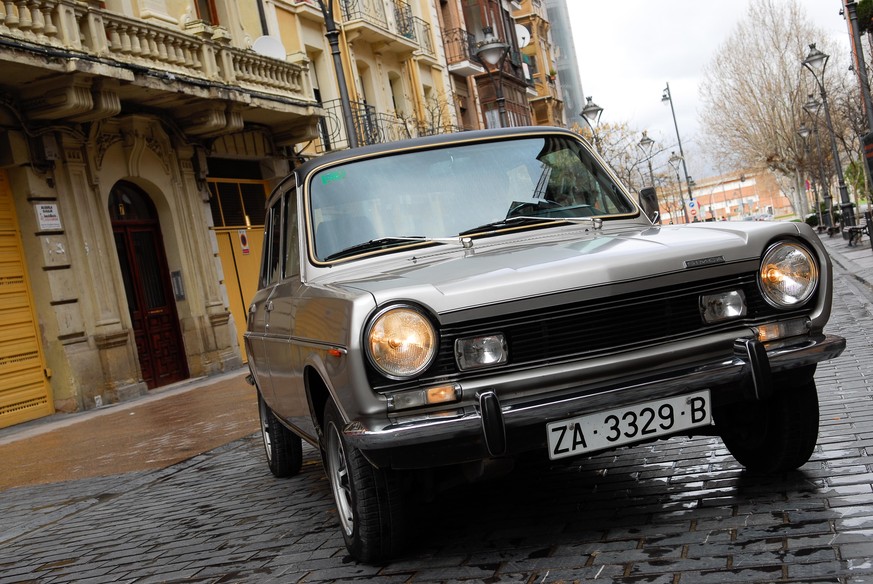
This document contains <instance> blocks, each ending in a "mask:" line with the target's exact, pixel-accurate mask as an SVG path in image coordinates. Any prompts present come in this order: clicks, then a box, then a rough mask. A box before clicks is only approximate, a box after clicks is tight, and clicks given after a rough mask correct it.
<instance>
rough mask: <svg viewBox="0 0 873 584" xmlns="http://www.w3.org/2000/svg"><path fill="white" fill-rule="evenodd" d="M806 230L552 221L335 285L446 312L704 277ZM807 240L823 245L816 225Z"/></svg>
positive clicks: (410, 258) (359, 273) (343, 273)
mask: <svg viewBox="0 0 873 584" xmlns="http://www.w3.org/2000/svg"><path fill="white" fill-rule="evenodd" d="M800 230H801V227H800V224H796V223H747V224H743V225H741V226H725V225H723V224H714V225H713V224H701V225H700V226H696V225H688V226H684V225H683V226H665V227H650V228H646V229H640V228H634V229H615V228H613V229H612V230H602V231H592V230H590V229H582V228H580V227H575V228H564V229H556V228H552V229H547V230H539V231H529V232H526V233H524V234H516V235H514V236H509V237H506V236H497V237H490V238H482V239H477V240H475V241H474V242H473V245H472V247H469V248H463V247H462V246H461V245H460V243H458V244H453V243H452V244H447V245H445V246H441V247H439V248H426V249H423V250H418V253H417V254H414V255H413V254H411V253H398V254H388V255H383V256H379V257H377V258H372V259H370V260H363V261H359V262H355V263H354V264H355V265H354V266H348V267H347V268H345V269H343V270H337V271H335V272H333V273H332V274H331V276H330V279H331V280H333V282H332V285H334V286H340V287H343V288H356V289H359V290H363V291H366V292H368V293H370V294H372V295H373V297H374V300H375V301H376V304H377V305H380V304H383V303H385V302H388V301H392V300H412V301H416V302H419V303H422V304H426V305H428V306H430V307H431V309H433V310H435V311H436V312H439V313H442V312H447V311H452V310H458V309H463V308H469V307H473V306H483V305H490V304H494V303H503V302H511V301H513V300H521V299H525V298H533V297H542V296H544V295H554V294H556V293H560V292H562V291H569V290H579V289H582V288H596V287H601V286H603V285H606V284H616V283H622V282H631V281H639V280H642V279H651V278H652V277H653V276H658V275H664V274H681V276H680V278H682V279H685V274H688V276H687V277H688V278H691V277H695V278H700V277H705V276H703V275H702V274H700V268H703V267H706V266H708V265H724V264H729V263H732V262H740V261H744V260H745V261H747V260H755V261H756V260H757V259H758V258H759V257H760V256H761V253H762V252H763V250H764V248H765V247H766V246H767V245H768V244H769V243H770V242H771V241H773V239H775V238H778V237H779V236H780V235H784V236H793V237H797V236H798V233H799V231H800ZM810 233H811V232H810ZM810 241H811V242H812V244H813V245H814V246H816V247H817V248H818V247H820V243H819V242H818V241H817V239H815V236H814V234H813V235H812V237H811V238H810ZM819 255H820V261H821V262H822V263H824V262H826V261H827V260H826V255H825V256H824V257H821V254H819ZM745 269H748V268H745ZM692 271H695V272H696V275H695V276H691V275H690V274H691V272H692ZM325 283H326V282H325Z"/></svg>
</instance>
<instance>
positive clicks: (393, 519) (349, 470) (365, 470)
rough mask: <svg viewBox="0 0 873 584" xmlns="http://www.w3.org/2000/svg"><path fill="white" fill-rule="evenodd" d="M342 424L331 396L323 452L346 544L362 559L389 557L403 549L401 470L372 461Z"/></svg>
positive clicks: (362, 560) (352, 553)
mask: <svg viewBox="0 0 873 584" xmlns="http://www.w3.org/2000/svg"><path fill="white" fill-rule="evenodd" d="M342 426H343V423H342V418H341V416H340V414H339V412H338V410H337V408H336V406H335V405H334V404H333V402H331V401H330V400H328V402H327V405H326V406H325V409H324V448H323V453H322V454H323V456H324V467H325V472H326V473H327V478H328V481H329V482H330V486H331V490H332V491H333V496H334V501H335V502H336V508H337V515H338V517H339V521H340V528H341V530H342V534H343V539H344V540H345V544H346V548H347V549H348V551H349V554H350V555H351V556H352V557H353V558H355V559H356V560H358V561H360V562H365V563H376V562H381V561H384V560H388V559H390V558H391V557H393V556H395V555H397V553H398V552H399V551H400V550H401V549H402V546H403V536H404V531H405V526H404V512H403V495H402V492H401V488H400V481H399V475H398V473H397V472H396V471H391V470H384V469H377V468H375V467H373V466H372V465H371V464H370V463H369V462H368V461H367V459H366V458H364V456H363V454H361V452H360V451H359V450H357V449H356V448H354V447H353V446H351V445H350V444H348V442H346V440H345V438H344V437H343V434H342V430H341V428H342Z"/></svg>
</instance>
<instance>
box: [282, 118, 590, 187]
mask: <svg viewBox="0 0 873 584" xmlns="http://www.w3.org/2000/svg"><path fill="white" fill-rule="evenodd" d="M555 133H561V134H565V135H568V136H571V137H573V138H576V139H580V140H581V139H582V137H581V136H580V135H579V134H577V133H575V132H572V131H570V130H567V129H566V128H558V127H551V126H520V127H514V128H496V129H491V130H470V131H464V132H452V133H449V134H437V135H434V136H426V137H422V138H411V139H407V140H398V141H395V142H388V143H385V144H374V145H371V146H361V147H359V148H349V149H346V150H340V151H337V152H331V153H329V154H323V155H321V156H317V157H315V158H311V159H309V160H307V161H306V162H304V163H303V164H301V165H300V166H298V167H297V168H296V169H295V173H297V175H298V176H301V177H304V176H306V175H308V174H309V173H310V172H312V170H313V169H315V168H321V167H323V166H324V165H326V164H334V163H339V162H342V161H344V160H352V159H358V158H361V157H371V156H378V155H380V154H386V153H390V152H396V151H403V150H416V149H420V148H421V149H425V148H429V147H432V146H441V145H446V144H453V143H461V142H470V141H480V140H481V141H485V140H488V139H492V138H507V137H513V136H517V137H525V136H541V135H544V134H555Z"/></svg>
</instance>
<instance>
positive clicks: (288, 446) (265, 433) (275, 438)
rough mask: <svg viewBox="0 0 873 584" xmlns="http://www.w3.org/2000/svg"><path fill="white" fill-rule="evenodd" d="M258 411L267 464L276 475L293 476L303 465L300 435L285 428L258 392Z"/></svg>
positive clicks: (280, 476) (282, 476) (281, 476)
mask: <svg viewBox="0 0 873 584" xmlns="http://www.w3.org/2000/svg"><path fill="white" fill-rule="evenodd" d="M258 413H259V417H260V419H261V438H262V439H263V441H264V452H265V453H266V454H267V465H268V466H269V467H270V472H272V473H273V475H275V476H276V477H279V478H287V477H293V476H294V475H296V474H298V473H299V472H300V467H301V466H302V465H303V442H302V440H301V439H300V436H298V435H297V434H295V433H294V432H292V431H291V430H289V429H288V428H286V427H285V426H283V425H282V423H281V422H279V420H278V419H277V418H276V414H274V413H273V411H272V410H271V409H270V407H269V406H268V405H267V402H265V401H264V398H263V397H261V392H260V391H259V392H258Z"/></svg>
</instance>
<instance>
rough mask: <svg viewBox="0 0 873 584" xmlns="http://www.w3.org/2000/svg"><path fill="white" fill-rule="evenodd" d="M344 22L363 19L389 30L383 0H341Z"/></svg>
mask: <svg viewBox="0 0 873 584" xmlns="http://www.w3.org/2000/svg"><path fill="white" fill-rule="evenodd" d="M340 11H341V12H342V17H343V22H351V21H353V20H363V21H364V22H368V23H370V24H373V25H376V26H377V27H379V28H381V29H383V30H388V17H387V15H386V14H385V3H384V1H383V0H340Z"/></svg>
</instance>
